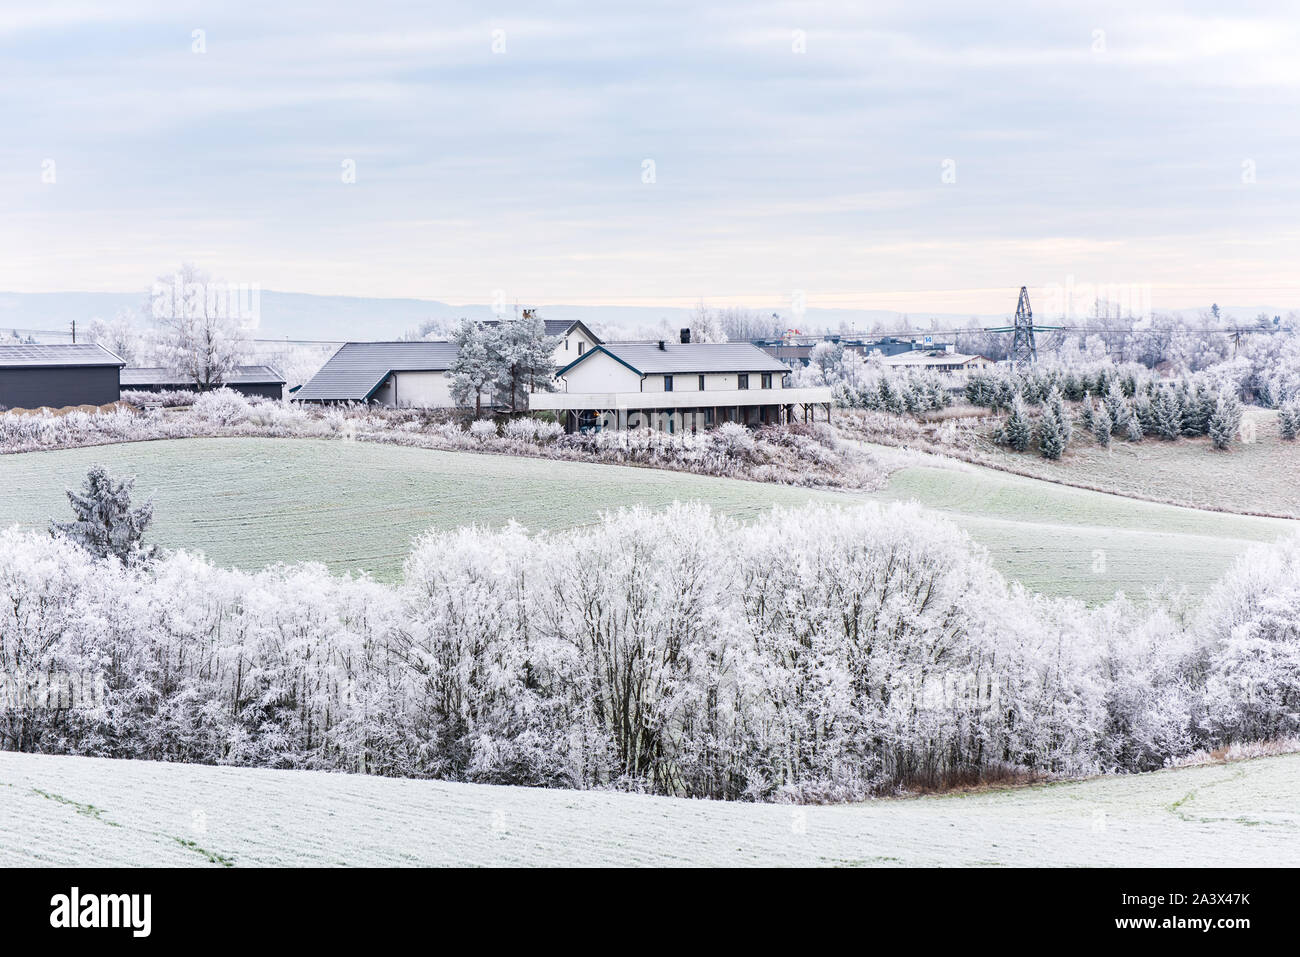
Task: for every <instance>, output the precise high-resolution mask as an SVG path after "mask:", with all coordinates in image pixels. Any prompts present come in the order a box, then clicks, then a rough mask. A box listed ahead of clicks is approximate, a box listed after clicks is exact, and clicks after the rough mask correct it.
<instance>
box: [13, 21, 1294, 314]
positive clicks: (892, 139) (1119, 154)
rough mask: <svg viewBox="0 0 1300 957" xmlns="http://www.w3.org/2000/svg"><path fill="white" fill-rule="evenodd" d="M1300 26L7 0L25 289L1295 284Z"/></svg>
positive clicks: (437, 293)
mask: <svg viewBox="0 0 1300 957" xmlns="http://www.w3.org/2000/svg"><path fill="white" fill-rule="evenodd" d="M1047 6H1050V7H1053V8H1055V9H1052V10H1045V9H1042V8H1043V7H1047ZM1066 7H1070V8H1072V9H1073V12H1070V10H1068V9H1066ZM1137 7H1140V8H1141V10H1140V11H1139V10H1137V9H1132V8H1137ZM1216 8H1217V10H1216ZM1229 11H1231V12H1229ZM197 30H201V31H203V33H202V34H200V35H198V38H197V39H196V35H195V32H194V31H197ZM196 46H200V47H202V48H203V52H195V47H196ZM1297 49H1300V17H1297V15H1296V11H1295V8H1294V7H1293V6H1291V5H1289V4H1277V3H1272V4H1253V3H1250V2H1240V0H1236V2H1234V3H1232V4H1229V3H1226V2H1223V0H1220V2H1218V3H1215V4H1209V3H1198V2H1196V0H1190V2H1189V0H1184V2H1179V3H1167V4H1165V3H1160V2H1143V3H1141V4H1130V3H1113V4H1112V3H1089V4H1070V5H1066V4H1050V5H1048V4H1041V3H1039V4H1031V3H1025V4H1018V3H1008V2H999V3H996V4H991V5H990V4H972V3H970V2H967V0H961V2H949V3H926V2H923V0H910V2H901V3H893V2H888V0H885V2H870V3H862V4H839V3H833V2H827V3H817V4H794V3H789V4H786V3H771V4H761V3H758V4H754V3H744V4H741V3H736V4H729V3H725V2H719V0H712V2H709V3H707V4H680V5H679V4H675V3H672V2H657V3H651V4H616V3H609V2H605V3H557V4H549V5H542V4H538V3H531V4H529V3H492V2H477V3H465V4H455V3H442V2H428V0H425V2H420V3H400V2H397V3H395V2H383V0H376V2H371V3H364V2H362V3H358V2H356V0H348V2H332V0H314V2H311V3H292V2H289V3H285V2H261V3H256V4H252V3H220V4H217V3H186V2H178V0H166V2H130V0H124V2H96V0H85V2H81V3H63V2H49V0H45V2H42V3H32V2H30V0H24V2H21V3H19V2H13V0H0V120H3V126H2V127H0V129H2V130H3V133H2V134H0V214H2V216H3V227H2V228H0V289H3V290H10V291H28V292H37V291H57V290H121V291H127V290H134V289H141V288H145V287H147V286H148V284H149V282H150V281H151V280H152V278H153V277H154V276H155V275H157V274H158V273H160V272H164V271H166V270H167V269H168V268H169V267H171V266H173V265H174V264H176V263H178V262H180V261H181V260H186V261H192V262H195V263H197V264H198V265H200V266H202V267H204V268H206V269H207V270H209V271H210V272H212V273H214V274H216V275H217V276H219V277H221V278H224V279H226V280H228V281H231V282H249V283H258V284H260V285H261V287H262V288H263V289H280V290H293V291H299V292H313V293H334V294H347V295H358V296H412V297H422V298H431V299H441V300H444V301H449V302H457V303H461V302H479V303H482V302H490V301H492V299H493V296H494V294H496V292H497V291H498V290H499V291H500V294H501V295H503V296H504V297H505V298H506V299H507V300H508V301H515V300H518V301H522V302H531V303H547V302H552V303H575V304H620V305H636V304H661V305H689V304H691V303H694V302H695V301H697V300H699V299H701V298H703V299H706V300H707V301H709V302H711V303H715V304H719V305H721V304H727V303H744V304H747V305H751V306H755V307H763V306H768V305H770V306H771V307H773V308H777V307H782V306H784V307H789V305H790V301H791V297H792V296H793V295H795V294H796V292H797V291H801V292H802V294H803V295H804V296H805V297H806V301H807V304H808V305H810V306H825V307H854V308H866V309H872V308H877V309H901V310H906V311H909V312H913V313H922V312H924V311H927V310H930V311H939V312H964V311H970V312H995V311H999V310H1004V311H1005V310H1011V309H1014V305H1015V292H1016V290H1017V289H1018V287H1019V286H1021V285H1025V284H1027V285H1029V286H1030V287H1041V286H1045V285H1048V284H1052V283H1061V284H1064V283H1066V282H1068V281H1069V280H1070V277H1073V281H1074V282H1075V283H1108V284H1109V283H1115V284H1118V283H1126V284H1134V285H1142V286H1148V287H1150V289H1151V292H1152V299H1153V303H1154V305H1155V306H1156V307H1157V308H1162V307H1164V308H1178V307H1187V306H1196V305H1201V304H1208V303H1209V302H1210V301H1214V300H1217V301H1219V302H1225V303H1236V304H1249V303H1256V302H1257V303H1261V304H1263V303H1268V304H1272V305H1278V306H1286V307H1296V306H1300V278H1298V276H1297V269H1296V266H1297V263H1300V216H1298V215H1297V214H1298V213H1300V203H1298V202H1297V200H1300V169H1298V168H1297V161H1298V160H1300V149H1298V148H1297V147H1298V146H1300V144H1298V142H1297V140H1298V139H1300V110H1298V109H1297V108H1298V107H1300V57H1297V55H1296V50H1297ZM349 161H350V162H351V163H352V164H355V182H345V181H344V179H345V174H346V172H347V170H346V168H345V166H346V164H347V163H348V162H349ZM651 164H653V166H651ZM651 172H652V173H653V176H651V175H650V174H651ZM945 173H947V174H948V175H947V176H946V177H945ZM51 177H52V178H53V180H54V181H53V182H49V181H48V180H49V179H50V178H51ZM651 179H652V180H653V181H650V182H647V180H651ZM945 179H948V180H952V181H950V182H947V181H945ZM1252 180H1253V181H1252Z"/></svg>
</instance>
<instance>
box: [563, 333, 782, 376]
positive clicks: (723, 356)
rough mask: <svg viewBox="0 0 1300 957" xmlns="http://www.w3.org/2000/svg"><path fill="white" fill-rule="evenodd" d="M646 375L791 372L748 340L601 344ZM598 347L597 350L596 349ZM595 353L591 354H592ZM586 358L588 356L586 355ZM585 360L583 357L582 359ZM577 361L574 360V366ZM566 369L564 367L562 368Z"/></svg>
mask: <svg viewBox="0 0 1300 957" xmlns="http://www.w3.org/2000/svg"><path fill="white" fill-rule="evenodd" d="M598 348H599V349H603V350H604V351H606V352H608V353H609V354H610V355H611V356H613V357H614V358H615V359H618V360H619V361H620V362H623V363H625V364H626V365H629V366H631V367H632V368H633V369H635V370H636V371H637V372H640V373H641V374H642V375H656V374H660V373H667V374H669V375H673V374H675V373H693V372H789V371H790V369H789V367H788V366H786V365H785V364H784V363H783V362H781V361H779V360H778V359H776V358H774V357H773V356H772V355H770V354H769V353H766V352H764V351H763V350H762V349H760V348H758V346H755V345H751V344H750V343H748V342H670V341H666V340H665V342H664V347H663V348H662V349H660V348H659V343H658V342H607V343H605V344H604V345H601V346H599V347H598ZM595 351H597V350H595V349H593V350H592V352H595ZM592 352H589V353H587V355H591V354H592ZM583 358H584V359H585V358H586V356H583ZM578 361H579V362H580V361H582V360H581V359H580V360H578ZM573 364H574V363H570V365H573ZM561 371H563V370H561Z"/></svg>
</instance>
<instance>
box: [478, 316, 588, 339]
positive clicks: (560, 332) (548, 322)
mask: <svg viewBox="0 0 1300 957" xmlns="http://www.w3.org/2000/svg"><path fill="white" fill-rule="evenodd" d="M513 321H514V320H512V319H489V320H487V321H486V322H484V323H483V325H485V326H499V325H501V323H502V322H513ZM542 325H544V326H545V327H546V334H547V335H548V336H567V335H568V334H569V330H570V329H572V328H573V327H574V326H577V327H578V328H579V329H581V330H582V331H583V333H584V334H585V335H586V337H587V338H588V339H590V340H591V341H592V342H594V343H596V344H597V345H599V344H600V337H599V336H597V335H596V334H595V333H594V332H592V331H591V330H590V329H588V328H587V325H586V323H584V322H583V321H582V320H581V319H543V320H542Z"/></svg>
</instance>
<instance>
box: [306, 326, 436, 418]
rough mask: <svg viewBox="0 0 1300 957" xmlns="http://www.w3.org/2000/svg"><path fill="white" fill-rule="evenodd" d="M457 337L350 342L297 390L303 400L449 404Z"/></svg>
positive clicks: (414, 405) (397, 405)
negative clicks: (450, 379)
mask: <svg viewBox="0 0 1300 957" xmlns="http://www.w3.org/2000/svg"><path fill="white" fill-rule="evenodd" d="M457 352H458V349H457V346H456V344H455V343H454V342H425V341H417V342H348V343H345V344H344V345H343V346H341V347H340V348H339V351H338V352H336V353H334V355H333V356H331V357H330V359H329V361H328V362H326V363H325V365H324V366H322V367H321V370H320V371H319V372H317V373H316V375H314V376H312V378H311V381H310V382H308V383H307V384H306V385H304V386H303V387H302V388H301V389H299V390H298V391H297V393H295V395H294V398H295V399H296V400H298V401H299V402H326V403H328V402H373V403H375V404H376V405H386V406H390V407H393V408H403V409H405V408H449V407H451V406H454V405H456V404H457V403H456V400H455V399H453V398H452V395H451V383H450V382H449V381H448V379H447V369H448V368H450V366H451V364H452V363H453V362H454V361H455V360H456V355H457Z"/></svg>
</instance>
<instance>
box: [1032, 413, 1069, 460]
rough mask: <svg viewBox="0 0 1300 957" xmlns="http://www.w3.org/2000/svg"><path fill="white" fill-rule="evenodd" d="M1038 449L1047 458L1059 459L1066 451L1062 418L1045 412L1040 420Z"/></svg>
mask: <svg viewBox="0 0 1300 957" xmlns="http://www.w3.org/2000/svg"><path fill="white" fill-rule="evenodd" d="M1038 450H1039V451H1040V452H1041V453H1042V454H1043V458H1045V459H1059V458H1060V457H1061V455H1062V453H1064V452H1065V436H1064V435H1063V434H1062V433H1061V422H1060V420H1059V419H1058V418H1057V417H1056V416H1054V415H1052V414H1051V412H1045V413H1043V415H1042V416H1041V417H1040V418H1039V420H1038Z"/></svg>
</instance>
